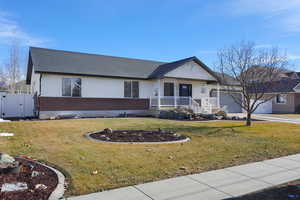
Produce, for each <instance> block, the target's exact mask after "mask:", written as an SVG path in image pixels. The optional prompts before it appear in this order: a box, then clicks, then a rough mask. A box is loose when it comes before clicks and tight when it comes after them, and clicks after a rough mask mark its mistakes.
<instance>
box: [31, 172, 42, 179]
mask: <svg viewBox="0 0 300 200" xmlns="http://www.w3.org/2000/svg"><path fill="white" fill-rule="evenodd" d="M39 175H41V173H40V172H38V171H32V172H31V177H32V178H33V177H37V176H39Z"/></svg>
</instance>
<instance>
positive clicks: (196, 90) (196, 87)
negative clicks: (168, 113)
mask: <svg viewBox="0 0 300 200" xmlns="http://www.w3.org/2000/svg"><path fill="white" fill-rule="evenodd" d="M164 82H173V83H174V84H175V96H179V84H192V95H193V98H194V99H200V98H203V97H209V88H208V87H207V83H206V82H205V81H196V80H184V79H175V78H164V79H163V80H162V81H161V86H160V92H161V95H162V96H164ZM202 88H206V92H205V93H202V92H201V91H202Z"/></svg>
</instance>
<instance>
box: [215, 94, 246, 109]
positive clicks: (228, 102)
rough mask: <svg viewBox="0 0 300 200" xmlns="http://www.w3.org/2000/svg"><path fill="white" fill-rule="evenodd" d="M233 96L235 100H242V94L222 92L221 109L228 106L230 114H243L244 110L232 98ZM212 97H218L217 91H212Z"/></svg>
mask: <svg viewBox="0 0 300 200" xmlns="http://www.w3.org/2000/svg"><path fill="white" fill-rule="evenodd" d="M232 95H234V96H235V98H239V99H242V95H241V94H240V93H236V92H235V93H230V94H229V93H228V92H226V91H220V106H221V108H222V107H224V106H226V107H227V112H228V113H241V112H242V108H241V106H240V105H239V104H237V103H236V102H235V101H234V99H233V98H232ZM211 96H212V97H217V91H212V93H211Z"/></svg>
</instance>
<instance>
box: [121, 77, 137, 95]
mask: <svg viewBox="0 0 300 200" xmlns="http://www.w3.org/2000/svg"><path fill="white" fill-rule="evenodd" d="M124 97H126V98H139V82H138V81H124Z"/></svg>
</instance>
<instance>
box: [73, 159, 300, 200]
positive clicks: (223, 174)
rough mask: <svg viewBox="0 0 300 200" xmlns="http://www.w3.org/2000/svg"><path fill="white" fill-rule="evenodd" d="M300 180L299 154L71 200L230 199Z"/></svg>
mask: <svg viewBox="0 0 300 200" xmlns="http://www.w3.org/2000/svg"><path fill="white" fill-rule="evenodd" d="M297 179H300V154H296V155H291V156H286V157H281V158H276V159H272V160H266V161H261V162H255V163H250V164H245V165H240V166H235V167H230V168H226V169H220V170H215V171H209V172H204V173H200V174H193V175H188V176H181V177H176V178H171V179H166V180H162V181H156V182H151V183H145V184H141V185H135V186H130V187H124V188H119V189H114V190H109V191H105V192H99V193H93V194H88V195H83V196H77V197H71V198H68V199H69V200H124V199H126V200H199V199H205V200H217V199H230V198H232V197H237V196H241V195H244V194H248V193H251V192H255V191H259V190H262V189H266V188H269V187H273V186H276V185H280V184H282V183H287V182H290V181H294V180H297Z"/></svg>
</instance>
